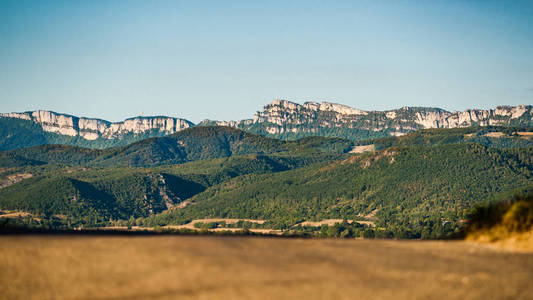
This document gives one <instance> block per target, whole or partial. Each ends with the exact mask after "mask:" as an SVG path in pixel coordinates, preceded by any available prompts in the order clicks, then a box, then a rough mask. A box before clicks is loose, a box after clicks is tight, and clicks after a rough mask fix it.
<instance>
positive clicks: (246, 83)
mask: <svg viewBox="0 0 533 300" xmlns="http://www.w3.org/2000/svg"><path fill="white" fill-rule="evenodd" d="M275 98H284V99H288V100H292V101H295V102H299V103H303V102H305V101H318V102H320V101H330V102H338V103H342V104H346V105H350V106H353V107H356V108H360V109H365V110H385V109H392V108H399V107H402V106H436V107H442V108H445V109H448V110H463V109H466V108H490V107H494V106H496V105H499V104H508V105H515V104H532V103H533V1H491V0H487V1H482V0H464V1H452V0H450V1H134V0H130V1H112V0H109V1H98V0H95V1H70V0H69V1H23V0H15V1H6V0H0V112H10V111H26V110H35V109H49V110H54V111H57V112H64V113H70V114H74V115H79V116H87V117H99V118H103V119H107V120H110V121H119V120H122V119H124V118H127V117H131V116H135V115H140V114H143V115H170V116H176V117H183V118H187V119H189V120H191V121H193V122H198V121H200V120H202V119H205V118H210V119H220V120H230V119H243V118H249V117H251V116H252V115H253V113H254V112H255V111H257V110H259V109H261V107H262V106H263V105H264V104H266V103H268V102H270V101H271V100H273V99H275Z"/></svg>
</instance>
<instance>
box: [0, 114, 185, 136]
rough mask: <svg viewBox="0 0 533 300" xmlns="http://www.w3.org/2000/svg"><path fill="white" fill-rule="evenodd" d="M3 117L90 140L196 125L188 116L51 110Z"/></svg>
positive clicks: (176, 129) (165, 130)
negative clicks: (116, 116)
mask: <svg viewBox="0 0 533 300" xmlns="http://www.w3.org/2000/svg"><path fill="white" fill-rule="evenodd" d="M0 117H4V118H17V119H22V120H28V121H32V122H34V123H37V124H39V125H41V126H42V128H43V130H44V131H47V132H53V133H58V134H61V135H67V136H71V137H72V136H80V137H82V138H84V139H86V140H96V139H98V138H103V139H117V138H118V139H120V138H121V137H122V136H124V135H126V134H128V133H133V134H142V133H145V132H148V131H150V130H159V131H164V132H166V133H168V134H171V133H175V132H178V131H180V130H183V129H185V128H189V127H192V126H194V124H193V123H192V122H190V121H187V120H185V119H180V118H173V117H165V116H156V117H145V116H142V117H141V116H139V117H133V118H128V119H126V120H124V121H122V122H109V121H106V120H101V119H94V118H84V117H76V116H72V115H68V114H61V113H56V112H53V111H47V110H36V111H28V112H22V113H1V114H0Z"/></svg>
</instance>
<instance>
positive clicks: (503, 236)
mask: <svg viewBox="0 0 533 300" xmlns="http://www.w3.org/2000/svg"><path fill="white" fill-rule="evenodd" d="M467 240H469V241H475V242H481V243H488V244H491V245H493V246H496V247H500V248H504V249H509V250H514V251H522V252H531V253H533V230H530V231H526V232H509V231H508V230H507V229H506V228H505V227H504V226H496V227H493V228H490V229H488V230H481V231H477V232H473V233H470V234H469V235H468V236H467Z"/></svg>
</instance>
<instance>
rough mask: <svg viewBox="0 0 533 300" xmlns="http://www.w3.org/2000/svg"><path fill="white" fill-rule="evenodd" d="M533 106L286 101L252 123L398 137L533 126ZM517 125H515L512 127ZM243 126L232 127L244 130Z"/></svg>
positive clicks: (271, 129) (268, 107)
mask: <svg viewBox="0 0 533 300" xmlns="http://www.w3.org/2000/svg"><path fill="white" fill-rule="evenodd" d="M332 113H333V115H332ZM532 113H533V110H532V106H531V105H519V106H514V107H513V106H499V107H496V108H495V109H487V110H480V109H469V110H465V111H463V112H449V111H446V110H443V109H439V108H424V107H402V108H401V109H396V110H390V111H363V110H360V109H355V108H351V107H349V106H346V105H341V104H336V103H329V102H322V103H318V102H306V103H304V104H302V105H300V104H298V103H294V102H291V101H287V100H280V99H278V100H274V101H272V102H271V103H269V104H267V105H265V107H264V108H263V110H262V111H258V112H257V113H256V114H255V116H254V119H253V120H248V121H252V122H253V123H271V124H275V125H277V126H278V127H276V126H269V127H268V130H267V132H268V133H283V132H286V131H287V130H288V129H286V127H287V126H289V127H291V129H290V131H291V132H294V128H298V127H299V131H300V132H305V131H307V130H305V129H308V127H309V125H310V126H311V127H344V128H357V129H364V130H372V131H381V130H391V132H390V134H392V135H399V134H403V133H406V132H409V131H413V130H417V129H427V128H457V127H468V126H473V125H480V126H487V125H513V124H517V123H516V122H518V121H516V122H515V121H513V120H516V119H520V120H521V121H520V122H522V123H518V124H524V123H526V124H527V123H528V122H531V121H532V120H533V119H532V118H531V114H532ZM513 122H515V123H513ZM242 124H243V123H241V122H233V123H231V124H230V126H234V127H239V126H241V127H242ZM305 127H307V128H305Z"/></svg>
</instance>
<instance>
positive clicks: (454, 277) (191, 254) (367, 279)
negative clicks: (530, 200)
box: [0, 236, 533, 300]
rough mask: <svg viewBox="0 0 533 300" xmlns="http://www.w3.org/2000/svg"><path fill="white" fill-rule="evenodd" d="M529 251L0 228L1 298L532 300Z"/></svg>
mask: <svg viewBox="0 0 533 300" xmlns="http://www.w3.org/2000/svg"><path fill="white" fill-rule="evenodd" d="M532 282H533V254H525V253H516V252H508V251H503V250H498V249H495V248H490V247H489V246H485V245H479V244H473V243H466V242H457V241H456V242H450V241H431V242H422V241H380V240H324V239H319V240H312V239H288V238H257V237H213V236H132V237H129V236H0V291H1V293H2V294H1V296H0V298H3V299H221V298H224V299H306V300H309V299H533V284H532Z"/></svg>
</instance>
